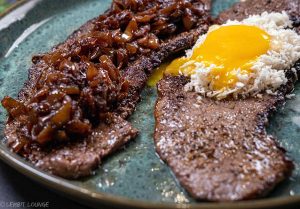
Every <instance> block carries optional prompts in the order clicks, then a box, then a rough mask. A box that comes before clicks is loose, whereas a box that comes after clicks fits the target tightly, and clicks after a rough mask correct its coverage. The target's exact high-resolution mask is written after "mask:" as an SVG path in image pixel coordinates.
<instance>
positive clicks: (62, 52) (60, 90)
mask: <svg viewBox="0 0 300 209" xmlns="http://www.w3.org/2000/svg"><path fill="white" fill-rule="evenodd" d="M204 10H205V8H204V4H203V3H202V2H201V1H200V0H157V1H151V0H114V1H113V3H112V7H111V9H110V10H109V11H108V12H106V13H105V14H104V15H101V16H99V17H98V18H97V19H96V21H95V22H94V27H93V29H91V30H89V31H88V32H87V33H84V34H81V35H79V36H78V37H75V38H71V39H69V40H68V43H67V45H65V47H57V48H56V49H54V50H53V51H52V52H50V53H48V54H44V55H41V56H36V57H34V58H33V62H34V63H35V64H37V65H39V64H42V65H43V66H46V67H44V68H43V70H42V72H41V75H40V78H39V79H38V81H37V83H36V84H35V86H34V88H33V95H31V96H30V98H28V100H26V101H17V100H15V99H12V98H10V97H5V98H4V99H3V100H2V105H3V106H4V107H5V108H6V110H7V111H8V112H9V114H10V116H11V117H12V118H13V119H14V120H15V121H17V123H18V124H19V127H18V130H17V134H18V141H16V142H14V143H13V144H12V145H11V147H12V148H13V150H14V151H15V152H20V151H21V150H24V149H23V148H24V147H25V148H26V145H28V144H29V143H30V142H36V143H37V144H39V145H42V146H43V145H46V144H48V143H49V142H52V143H60V142H64V141H68V140H70V139H74V138H79V137H86V136H87V135H88V134H89V133H90V132H91V129H92V127H93V126H94V125H96V124H98V123H99V122H110V118H111V114H112V112H113V110H114V108H115V106H116V104H117V103H118V102H119V101H121V100H122V99H123V98H124V97H126V96H127V94H128V87H129V85H128V81H126V80H125V79H124V78H123V77H122V76H121V73H120V70H121V69H123V68H124V67H126V66H127V64H128V62H132V61H134V60H135V59H137V58H138V57H139V56H141V55H147V54H148V53H149V52H151V51H153V50H156V49H158V48H159V46H160V44H161V43H162V42H163V40H164V39H167V38H168V37H170V36H172V35H174V34H178V33H180V32H182V31H187V30H190V29H192V28H194V27H196V26H198V25H199V24H201V23H199V22H197V20H198V18H200V17H201V16H203V15H204V12H205V11H204Z"/></svg>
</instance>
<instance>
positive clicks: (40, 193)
mask: <svg viewBox="0 0 300 209" xmlns="http://www.w3.org/2000/svg"><path fill="white" fill-rule="evenodd" d="M2 201H4V202H49V207H48V208H45V209H84V208H87V207H85V206H82V205H80V204H78V203H76V202H73V201H71V200H69V199H67V198H66V197H63V196H60V195H58V194H56V193H55V192H52V191H50V190H48V189H47V188H45V187H43V186H41V185H39V184H38V183H36V182H34V181H32V180H31V179H29V178H27V177H25V176H24V175H22V174H20V173H18V172H17V171H15V170H14V169H13V168H11V167H9V166H8V165H6V164H5V163H3V162H2V161H0V202H2ZM6 208H8V209H20V208H22V207H19V208H18V207H1V206H0V209H6ZM25 209H33V207H31V208H30V207H29V208H28V207H25ZM35 209H36V208H35Z"/></svg>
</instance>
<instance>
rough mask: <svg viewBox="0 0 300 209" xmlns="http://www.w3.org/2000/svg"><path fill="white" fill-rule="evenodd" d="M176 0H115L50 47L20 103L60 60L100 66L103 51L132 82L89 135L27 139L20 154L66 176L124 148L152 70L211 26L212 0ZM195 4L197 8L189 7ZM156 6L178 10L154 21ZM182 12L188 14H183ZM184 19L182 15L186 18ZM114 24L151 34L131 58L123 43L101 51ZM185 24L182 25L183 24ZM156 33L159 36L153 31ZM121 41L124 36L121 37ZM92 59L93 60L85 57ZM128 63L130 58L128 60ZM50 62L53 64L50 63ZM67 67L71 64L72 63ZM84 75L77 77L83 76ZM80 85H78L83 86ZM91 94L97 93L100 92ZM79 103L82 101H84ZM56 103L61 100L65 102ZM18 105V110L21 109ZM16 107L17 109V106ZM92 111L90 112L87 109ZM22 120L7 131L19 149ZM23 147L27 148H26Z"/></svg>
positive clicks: (86, 171) (132, 134) (79, 174)
mask: <svg viewBox="0 0 300 209" xmlns="http://www.w3.org/2000/svg"><path fill="white" fill-rule="evenodd" d="M134 2H137V4H136V5H135V4H134ZM143 2H144V3H145V4H143V5H142V6H140V7H139V5H138V4H140V3H143ZM172 2H173V1H171V0H170V1H148V0H144V1H131V2H127V3H128V4H134V5H133V6H132V5H131V6H128V7H127V5H126V4H127V3H126V2H125V3H124V2H123V3H124V4H125V5H123V3H122V2H120V1H114V4H113V6H112V8H111V9H110V10H108V11H107V12H106V13H105V14H104V15H103V16H100V17H99V18H95V19H93V20H91V21H89V22H87V23H86V24H85V25H83V26H82V27H81V28H80V29H79V30H77V31H75V32H74V33H73V34H72V35H71V36H70V37H69V38H68V39H67V40H66V41H65V42H64V43H62V44H60V45H58V46H56V47H55V48H53V50H52V51H51V52H49V53H47V54H43V55H40V56H36V57H34V58H33V62H34V65H33V66H32V67H31V68H30V70H29V79H28V81H27V82H26V83H25V85H24V87H23V89H22V90H21V91H20V93H19V97H18V101H19V102H24V101H30V100H31V99H32V97H33V95H34V94H35V93H36V91H37V90H36V89H37V87H36V86H37V84H38V82H39V81H40V79H41V78H40V77H42V74H43V72H45V70H48V69H50V68H51V69H52V68H56V67H55V66H56V65H57V62H58V61H59V60H60V59H62V58H63V59H67V60H68V64H69V61H71V62H78V60H79V61H80V63H82V64H83V65H85V64H88V66H90V65H92V66H94V67H97V66H98V65H99V60H100V64H101V61H102V60H101V57H99V56H100V55H101V54H103V53H104V56H105V57H106V58H107V57H108V56H110V55H111V54H109V53H113V54H115V55H114V56H115V57H114V56H112V57H110V59H111V60H112V61H114V62H115V63H114V64H116V66H118V70H120V73H121V76H122V78H123V79H124V80H126V81H127V82H128V86H127V88H128V94H127V96H126V97H125V98H123V99H122V100H121V101H118V103H117V104H116V105H115V106H112V108H111V110H109V111H110V112H109V115H110V116H109V120H108V121H107V120H104V121H101V120H100V122H99V121H96V122H94V121H92V120H91V123H92V124H93V126H92V129H91V133H90V134H89V135H88V136H87V137H80V136H79V137H78V136H77V138H76V139H71V140H69V136H68V137H65V138H67V139H68V141H67V142H63V143H57V142H56V141H55V142H54V143H49V144H47V145H46V146H40V145H39V144H37V143H29V144H26V147H25V148H26V149H25V148H24V149H25V151H18V153H19V154H20V155H22V156H23V157H25V158H26V159H28V160H29V161H30V162H32V163H33V164H34V165H35V166H37V167H39V168H41V169H43V170H45V171H48V172H50V173H52V174H55V175H59V176H61V177H65V178H79V177H82V176H87V175H90V174H91V173H92V171H93V170H94V169H95V168H97V167H98V166H99V164H100V163H101V160H102V158H103V157H105V156H107V155H108V154H110V153H112V152H113V151H115V150H116V149H118V148H120V147H121V146H122V145H123V144H125V143H126V142H127V141H129V140H130V139H133V138H134V137H135V136H136V135H137V130H136V129H135V128H133V127H132V126H131V125H130V124H129V123H128V122H127V121H126V120H125V119H126V118H127V117H128V116H130V114H131V113H132V112H133V111H134V108H135V106H136V104H137V102H138V101H139V98H140V95H139V94H140V92H141V90H142V89H143V87H144V85H145V83H146V80H147V78H148V76H149V75H150V73H151V71H152V70H153V69H154V68H155V67H157V66H158V65H159V64H160V63H161V62H163V60H164V59H166V58H167V57H169V56H171V55H172V54H174V53H176V52H178V51H180V50H184V49H187V48H189V47H191V46H192V45H193V44H194V43H195V41H196V39H197V37H198V36H199V35H200V34H202V33H205V32H206V31H207V29H208V27H209V24H210V15H209V10H210V0H205V1H201V0H192V1H190V3H188V2H186V1H184V2H185V3H184V4H183V1H182V2H181V1H180V2H181V4H180V6H178V7H177V6H176V5H172V4H171V3H172ZM156 3H158V4H163V5H166V7H164V9H165V10H163V11H156V9H157V8H159V7H154V6H153V5H154V4H156ZM167 6H169V7H167ZM181 7H187V9H186V10H184V11H185V12H184V13H182V11H180V9H182V8H181ZM191 7H192V10H193V11H191V10H190V9H189V8H191ZM141 8H143V9H144V10H145V13H143V11H141ZM131 10H138V12H142V14H143V15H144V17H141V16H137V17H136V18H134V20H133V19H132V18H131V19H130V18H128V17H130V15H132V13H134V14H135V11H131ZM152 11H156V12H161V13H159V14H160V15H161V14H164V13H166V14H167V13H168V12H172V11H173V12H174V13H173V16H174V18H173V19H172V18H171V19H170V18H167V19H166V18H163V20H161V21H159V20H155V18H156V17H157V16H155V15H153V14H151V12H152ZM149 13H150V14H149ZM183 14H185V16H183ZM176 15H177V16H176ZM195 15H196V16H197V21H198V22H194V19H193V18H195V17H196V16H195ZM173 16H172V17H173ZM116 17H117V18H120V19H122V21H125V22H126V21H127V23H123V22H122V21H120V22H113V21H114V18H116ZM153 18H154V20H155V21H157V23H156V22H151V24H154V26H155V27H156V28H157V29H156V30H155V31H151V34H150V32H149V27H148V26H147V21H151V19H153ZM180 18H183V19H182V20H181V19H180ZM169 19H170V21H171V22H164V21H169ZM135 21H141V22H142V23H141V24H142V25H143V24H144V25H143V26H145V27H143V30H141V31H139V30H137V29H139V28H136V26H135V24H136V22H135ZM172 21H173V22H172ZM128 22H129V23H128ZM112 23H113V24H112ZM115 24H128V26H127V27H126V30H125V32H124V33H127V34H126V35H129V36H132V37H133V38H137V37H138V36H139V35H141V34H140V33H145V34H142V35H143V36H144V37H146V38H145V39H141V40H140V39H138V40H137V41H136V42H135V41H133V42H132V43H130V44H131V45H130V46H129V47H130V48H129V49H128V53H129V51H130V52H133V51H134V52H135V50H140V51H138V54H136V55H132V56H128V57H126V56H123V55H124V50H123V51H122V47H121V48H116V49H115V48H113V47H115V46H114V45H112V46H109V47H112V51H109V52H107V50H108V49H107V48H106V49H103V51H102V49H101V47H107V46H106V45H105V42H101V41H102V40H101V39H102V38H104V39H106V38H107V37H108V36H109V35H111V34H110V32H111V31H110V30H111V29H110V28H109V27H112V28H114V27H115ZM159 24H160V25H159ZM180 25H181V27H179V26H180ZM183 25H184V27H183ZM125 26H126V25H125ZM97 27H98V28H99V27H100V29H99V30H100V31H101V33H98V31H97V30H98V29H96V32H94V30H95V28H97ZM101 27H108V29H106V28H105V29H103V31H102V28H101ZM119 29H120V30H124V26H122V28H121V26H120V28H118V29H116V31H114V33H113V34H114V36H115V37H117V36H118V35H116V34H117V33H119V32H120V31H119ZM141 29H142V28H141ZM151 29H152V28H151ZM118 31H119V32H118ZM185 31H189V32H185ZM102 32H103V33H102ZM133 32H134V34H133ZM161 32H162V34H161ZM154 33H155V34H156V35H154ZM135 36H136V37H135ZM95 37H96V42H97V41H100V43H101V44H102V45H101V44H100V45H96V46H97V47H100V50H99V48H97V47H96V48H95V47H90V45H93V44H94V43H95ZM132 37H131V38H132ZM82 38H85V40H84V41H83V43H81V42H82ZM117 38H118V37H117ZM125 38H126V37H125ZM127 38H128V37H127ZM133 38H132V39H133ZM157 38H158V39H157ZM98 39H99V40H98ZM133 40H135V39H133ZM118 41H120V40H119V39H118ZM157 41H158V42H159V45H158V44H157V43H156V42H157ZM78 43H80V44H78ZM136 44H140V46H139V47H140V48H138V49H137V48H135V46H136ZM126 46H128V45H126ZM147 47H149V48H147ZM151 48H152V49H151ZM149 49H150V50H149ZM95 50H96V51H95ZM120 51H122V52H120ZM74 53H75V54H74ZM78 53H79V54H78ZM106 53H108V54H106ZM66 57H67V58H66ZM127 58H128V60H127ZM87 59H88V61H86V60H87ZM49 60H50V61H49ZM125 62H127V63H126V64H125ZM49 63H51V65H50V66H49ZM53 63H54V64H53ZM104 64H105V63H104ZM59 66H60V65H59ZM79 66H81V65H79ZM49 67H50V68H49ZM65 67H66V68H68V67H69V66H65ZM63 69H65V68H63ZM70 69H72V68H70ZM80 70H82V71H83V72H85V71H86V69H84V68H82V69H80ZM110 70H111V69H109V71H110ZM110 76H111V75H110ZM80 79H82V78H80ZM80 79H78V80H79V81H80ZM83 79H85V78H83ZM86 82H87V81H85V80H83V82H82V83H81V84H82V85H86ZM81 84H79V86H80V85H81ZM91 96H92V97H93V96H97V95H91ZM87 98H91V97H87ZM72 99H73V97H72ZM92 99H93V98H92ZM69 100H70V98H69ZM74 101H75V103H76V102H77V101H76V97H74ZM79 102H81V100H79ZM79 102H78V104H80V103H79ZM92 104H94V103H92ZM96 104H97V103H96ZM57 105H60V103H58V104H57ZM8 106H9V105H8ZM22 108H23V107H22ZM15 109H17V110H18V109H19V108H15ZM15 109H12V110H13V111H15ZM22 111H24V110H22ZM83 111H85V109H84V108H83ZM87 113H89V112H88V111H87ZM82 121H83V122H84V121H86V120H85V119H84V118H83V119H82ZM21 122H22V120H19V119H15V118H14V117H12V115H11V116H10V117H9V119H8V122H7V124H6V127H5V134H6V137H7V143H8V145H9V146H12V148H14V147H13V146H14V145H15V144H18V143H16V142H18V140H19V138H20V136H22V135H20V134H19V131H20V127H24V124H21V125H20V123H21ZM51 125H53V124H51ZM60 128H63V134H64V135H63V136H65V133H68V129H66V130H64V127H60ZM59 131H60V130H59V129H58V130H57V133H61V132H59ZM25 133H26V132H25ZM52 133H53V132H52ZM57 133H55V134H56V135H55V136H57ZM74 133H76V130H75V131H74V132H73V133H71V134H70V136H72V134H73V135H74ZM22 134H23V133H22ZM21 148H22V149H23V147H21ZM18 150H19V149H18Z"/></svg>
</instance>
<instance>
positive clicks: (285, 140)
mask: <svg viewBox="0 0 300 209" xmlns="http://www.w3.org/2000/svg"><path fill="white" fill-rule="evenodd" d="M232 3H234V1H232V0H231V1H230V0H227V1H225V0H215V1H214V7H213V8H214V10H213V13H214V15H216V14H217V13H218V12H219V11H220V10H223V9H224V8H226V7H229V6H230V5H232ZM109 5H110V1H109V0H102V1H100V0H64V1H61V0H44V1H41V0H31V1H28V2H27V3H25V4H23V5H22V6H20V7H18V8H17V9H15V10H13V11H12V12H11V13H9V14H8V15H7V16H5V17H4V18H2V19H1V20H0V98H3V96H5V95H10V96H13V97H16V95H17V92H18V90H19V89H20V88H21V87H22V85H23V83H24V81H25V80H26V78H27V69H28V68H29V66H30V65H31V57H32V55H34V54H37V53H39V52H45V51H48V50H49V49H50V48H51V47H52V46H54V45H56V44H58V43H60V42H62V41H63V40H65V39H66V38H67V36H68V35H69V34H71V33H72V31H74V30H75V29H76V28H78V27H79V26H80V25H82V24H83V23H84V22H86V21H87V20H89V19H91V18H93V17H95V16H97V15H99V14H100V13H103V12H104V11H105V10H106V9H107V8H108V7H109ZM295 93H296V98H294V99H292V100H289V101H288V102H287V104H286V106H285V108H284V109H282V110H280V111H279V112H278V113H277V114H276V115H274V116H273V117H272V118H271V120H270V126H269V130H268V131H269V133H272V134H274V135H275V136H276V137H277V138H278V139H279V140H278V142H279V143H280V144H281V145H282V146H283V147H285V148H286V149H287V151H288V155H289V156H290V157H291V158H292V159H293V160H294V162H295V165H296V169H295V170H294V173H293V176H292V177H291V178H290V179H288V180H286V181H285V182H284V183H282V184H281V185H279V186H278V187H277V188H276V189H275V190H274V192H273V193H272V194H271V195H269V196H268V197H266V198H263V199H259V200H254V201H245V202H238V203H225V204H224V203H222V204H221V203H220V204H218V203H203V202H195V201H194V200H193V199H192V198H191V197H189V195H188V194H187V193H186V192H185V191H184V190H183V189H182V188H181V187H180V185H179V184H178V182H176V180H175V178H174V176H173V175H172V173H171V171H170V169H169V168H168V167H167V166H166V165H165V164H164V163H163V162H162V161H161V160H160V159H159V158H158V156H157V155H156V154H155V150H154V145H153V140H152V135H153V131H154V118H153V107H154V103H155V100H156V90H155V89H151V88H147V89H145V91H144V92H143V99H142V102H141V103H140V104H139V106H138V107H137V111H136V112H135V114H134V115H133V116H132V117H131V118H130V121H131V122H132V123H133V125H134V126H135V127H137V128H138V129H139V130H140V135H139V137H138V138H136V139H135V140H134V141H132V142H131V143H129V144H128V145H127V146H126V147H125V148H124V149H122V150H120V151H119V152H118V153H116V154H114V155H112V156H110V157H109V158H108V159H106V160H105V161H104V162H103V165H102V166H101V168H99V169H98V170H97V171H96V174H95V175H94V176H92V177H90V178H86V179H81V180H78V181H68V180H65V179H61V178H58V177H55V176H51V175H49V174H47V173H44V172H42V171H39V170H36V169H35V168H34V167H32V166H31V165H30V164H28V163H26V162H25V161H24V160H23V159H21V158H20V157H19V156H17V155H15V154H13V153H11V152H10V151H9V150H8V149H7V148H6V146H5V145H4V143H0V148H1V149H0V156H1V158H2V160H3V161H5V162H7V163H8V164H10V165H11V166H12V167H14V168H16V169H17V170H18V171H20V172H21V173H23V174H25V175H27V176H29V177H31V178H32V179H34V180H36V181H38V182H40V183H42V184H44V185H46V186H47V187H49V188H51V189H54V190H56V191H58V192H60V193H62V194H64V195H65V196H68V197H71V198H73V199H74V200H77V201H79V202H81V203H85V204H88V205H90V206H93V207H97V206H99V205H109V208H111V207H122V208H245V207H247V208H268V207H270V208H275V206H276V207H283V206H287V205H289V206H291V205H294V206H295V205H297V204H298V205H300V196H299V195H300V168H299V165H300V85H297V87H296V89H295ZM5 119H6V113H5V111H4V110H3V108H2V107H1V113H0V123H1V125H0V128H1V132H0V133H1V138H2V139H3V137H4V136H3V131H2V130H3V125H4V122H5Z"/></svg>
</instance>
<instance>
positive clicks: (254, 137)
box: [154, 0, 300, 201]
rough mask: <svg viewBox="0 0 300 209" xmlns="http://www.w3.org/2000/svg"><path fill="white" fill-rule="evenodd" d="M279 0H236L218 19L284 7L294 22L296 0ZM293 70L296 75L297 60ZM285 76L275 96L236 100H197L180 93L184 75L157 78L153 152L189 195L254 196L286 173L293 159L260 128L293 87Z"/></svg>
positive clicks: (210, 197) (192, 94)
mask: <svg viewBox="0 0 300 209" xmlns="http://www.w3.org/2000/svg"><path fill="white" fill-rule="evenodd" d="M282 2H283V1H267V0H266V1H255V2H254V1H246V2H244V3H238V4H237V5H236V6H234V7H233V9H230V10H228V11H227V12H224V13H222V14H221V15H220V17H219V18H218V20H219V22H220V23H222V22H223V21H225V20H227V19H235V17H238V18H239V19H243V18H246V17H247V15H249V14H259V13H261V12H262V11H269V12H272V11H282V10H285V9H286V10H287V12H288V13H289V14H290V15H291V17H292V19H293V20H294V25H295V26H297V25H298V23H299V22H297V19H298V20H299V12H298V13H297V12H296V13H295V11H299V7H298V6H299V5H298V4H297V3H299V1H298V0H296V1H293V0H291V1H284V4H282ZM288 5H290V6H288ZM291 5H292V6H291ZM237 8H238V9H237ZM295 14H296V15H297V16H293V15H295ZM296 29H297V28H296ZM295 69H296V70H297V72H298V74H299V71H300V65H299V63H297V64H296V65H295ZM287 78H288V79H289V82H288V83H287V85H286V86H282V87H281V89H280V92H281V93H280V94H279V95H277V96H270V95H267V94H264V95H263V96H262V98H261V99H259V98H247V99H244V100H237V101H232V100H222V101H215V100H213V99H209V98H204V99H202V100H201V102H199V101H198V100H197V97H198V95H197V93H195V92H185V91H184V89H183V87H184V85H185V84H186V83H187V82H188V81H189V80H188V78H185V77H165V78H164V79H163V80H162V81H160V82H159V84H158V101H157V104H156V107H155V119H156V128H155V134H154V141H155V145H156V150H157V153H158V154H159V156H160V157H161V158H162V160H164V161H165V162H166V163H167V164H168V165H169V166H170V167H171V169H172V170H173V172H174V174H175V176H176V177H177V179H178V180H179V182H180V184H181V185H182V186H183V187H184V188H185V189H186V190H187V191H188V192H189V193H190V194H191V195H192V196H193V197H194V198H196V199H198V200H208V201H236V200H245V199H253V198H257V197H261V196H264V195H266V194H267V193H268V192H269V191H270V190H272V189H273V188H274V187H275V186H276V185H277V184H278V183H279V182H281V181H282V180H284V179H285V178H286V177H288V176H289V175H290V174H291V171H292V169H293V163H292V162H291V161H290V160H289V159H288V158H287V157H286V156H285V151H284V149H282V148H281V147H280V146H278V145H277V143H276V141H275V140H274V138H273V137H272V136H270V135H267V133H266V130H265V125H266V123H267V121H268V120H267V119H268V116H269V114H270V113H271V112H272V111H275V110H276V107H278V106H279V105H280V104H282V103H283V102H284V101H285V95H286V94H288V93H289V92H290V91H292V89H293V86H294V82H295V81H296V79H297V78H296V76H295V74H294V73H292V72H291V71H288V73H287Z"/></svg>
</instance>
